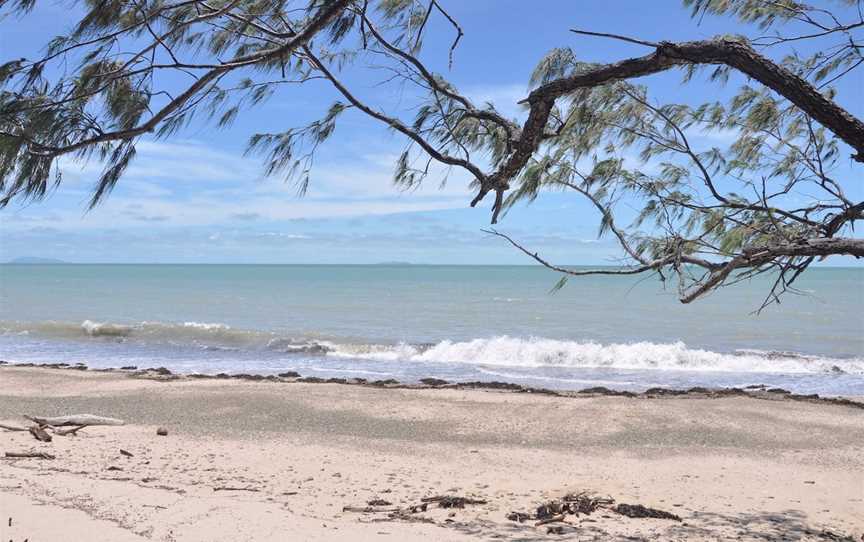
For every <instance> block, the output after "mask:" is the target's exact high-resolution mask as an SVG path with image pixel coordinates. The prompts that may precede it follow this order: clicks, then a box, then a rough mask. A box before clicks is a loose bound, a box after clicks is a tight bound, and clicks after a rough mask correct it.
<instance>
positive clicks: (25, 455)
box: [6, 452, 56, 459]
mask: <svg viewBox="0 0 864 542" xmlns="http://www.w3.org/2000/svg"><path fill="white" fill-rule="evenodd" d="M6 457H7V458H9V459H56V458H55V457H54V456H53V455H51V454H49V453H46V452H6Z"/></svg>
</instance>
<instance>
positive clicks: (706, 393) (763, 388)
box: [0, 360, 864, 409]
mask: <svg viewBox="0 0 864 542" xmlns="http://www.w3.org/2000/svg"><path fill="white" fill-rule="evenodd" d="M4 367H25V368H26V367H33V368H44V369H58V370H68V371H90V372H95V373H109V374H122V375H125V376H127V377H129V378H140V379H149V380H157V381H171V380H193V381H194V380H221V381H225V380H241V381H249V382H269V383H282V384H295V383H299V384H338V385H346V386H362V387H372V388H380V389H414V390H427V389H428V390H446V389H455V390H484V391H500V392H510V393H528V394H537V395H549V396H553V397H592V396H606V397H627V398H643V399H652V398H661V397H699V398H722V397H730V396H742V397H751V398H754V399H762V400H771V401H783V400H785V401H803V402H811V403H823V404H835V405H842V406H848V407H851V408H859V409H864V397H859V396H825V395H819V394H816V393H813V394H799V393H793V392H791V391H789V390H786V389H783V388H776V387H769V386H767V385H764V384H752V385H748V386H744V387H740V388H739V387H730V388H709V387H704V386H695V387H690V388H669V387H652V388H648V389H647V390H645V391H642V392H634V391H628V390H616V389H611V388H607V387H605V386H592V387H588V388H583V389H580V390H555V389H550V388H540V387H534V386H525V385H523V384H517V383H514V382H506V381H497V380H489V381H447V380H443V379H440V378H432V377H427V378H420V379H419V380H418V382H400V381H398V380H396V379H392V378H391V379H385V380H368V379H365V378H340V377H331V378H322V377H317V376H306V377H304V376H302V375H301V374H300V373H298V372H296V371H286V372H282V373H278V374H276V375H272V374H270V375H265V374H257V373H252V374H250V373H217V374H206V373H178V372H173V371H171V370H170V369H167V368H165V367H146V368H139V367H137V366H123V367H109V368H93V367H88V366H87V365H86V364H84V363H75V364H69V363H62V362H61V363H32V362H25V363H17V362H12V361H8V360H0V370H2V369H3V368H4Z"/></svg>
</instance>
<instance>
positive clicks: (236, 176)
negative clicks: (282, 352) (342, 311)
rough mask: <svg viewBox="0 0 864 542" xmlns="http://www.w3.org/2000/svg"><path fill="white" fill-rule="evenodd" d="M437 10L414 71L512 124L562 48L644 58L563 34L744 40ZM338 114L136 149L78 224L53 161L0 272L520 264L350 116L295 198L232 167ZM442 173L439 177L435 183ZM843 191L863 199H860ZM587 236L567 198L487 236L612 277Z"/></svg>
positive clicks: (483, 214)
mask: <svg viewBox="0 0 864 542" xmlns="http://www.w3.org/2000/svg"><path fill="white" fill-rule="evenodd" d="M446 5H447V6H448V8H449V9H450V10H451V12H452V14H453V15H454V16H455V17H456V18H457V19H458V20H459V22H460V24H461V25H462V26H463V28H464V29H465V32H466V33H465V37H464V38H463V39H462V40H461V42H460V45H459V48H458V49H457V51H456V54H455V62H454V65H453V67H452V69H448V67H447V49H448V47H449V42H450V41H451V40H452V33H451V29H449V28H448V27H446V26H444V25H443V24H441V23H440V22H436V23H435V26H433V28H432V32H431V35H430V38H428V39H427V41H426V48H425V52H424V54H423V59H424V60H425V61H427V62H428V63H429V64H430V65H431V66H432V67H433V68H434V69H435V70H436V71H439V72H441V73H444V74H446V76H447V78H448V79H449V80H451V81H452V82H454V83H455V84H456V85H457V86H458V87H459V88H460V89H461V90H462V91H463V92H465V93H466V94H468V95H469V96H471V97H472V98H474V99H475V100H476V101H483V100H490V101H493V102H494V103H495V104H496V106H497V107H498V108H499V110H501V111H503V112H505V113H507V114H508V115H512V116H518V115H520V114H521V112H520V110H519V108H518V106H517V105H516V102H517V101H518V100H519V99H521V98H523V97H524V96H525V95H526V94H527V92H526V88H527V81H528V77H529V74H530V72H531V70H532V69H533V68H534V66H535V64H536V63H537V61H538V60H539V59H540V58H542V56H543V55H544V54H545V53H546V52H547V51H548V50H549V49H551V48H553V47H560V46H570V47H573V48H574V49H575V50H576V51H577V52H578V54H579V55H580V57H582V58H583V59H584V60H590V61H611V60H617V59H620V58H624V57H627V56H636V55H641V54H644V53H645V52H646V51H645V49H644V48H642V47H640V46H636V45H630V44H624V43H619V42H613V41H609V40H603V39H597V38H589V37H579V36H576V35H574V34H572V33H570V32H568V29H569V28H573V27H578V28H583V29H591V30H596V31H606V32H615V33H620V34H626V35H631V36H638V37H641V38H644V39H648V40H656V41H660V40H690V39H702V38H707V37H711V36H714V35H717V34H724V33H736V32H738V33H742V32H745V30H746V29H745V28H742V27H741V26H740V25H738V23H735V22H733V21H730V20H728V19H714V18H710V17H708V18H705V19H704V20H702V22H701V24H697V22H696V21H693V20H691V19H690V18H689V14H688V12H687V10H685V9H684V8H683V7H681V6H680V4H679V3H677V2H674V1H671V0H669V1H663V2H645V1H644V0H643V1H636V0H631V1H618V2H575V1H572V0H571V1H558V2H555V1H544V2H525V1H522V0H512V1H511V0H507V1H505V0H472V1H461V0H460V1H448V2H446ZM74 15H75V14H74V12H70V10H69V8H68V5H67V4H64V3H61V2H51V1H48V2H45V3H44V4H43V5H42V6H41V7H40V8H39V9H38V10H37V11H35V12H34V13H33V14H32V15H30V16H28V17H26V18H24V19H21V20H9V19H7V20H5V21H0V58H2V59H3V60H7V59H10V58H15V57H20V56H27V57H33V56H35V55H36V54H37V53H38V52H39V50H40V48H41V47H42V46H43V45H44V43H45V42H46V41H47V40H48V39H49V38H50V37H51V36H53V35H55V34H57V33H59V32H61V31H62V30H64V29H65V28H67V27H68V26H70V25H71V24H72V23H73V22H74ZM375 75H376V76H377V75H378V74H375ZM344 77H345V78H346V80H347V81H348V82H349V83H351V85H352V86H353V88H354V89H355V91H356V92H357V93H358V94H360V95H361V96H363V97H364V98H365V99H368V100H370V101H372V102H374V103H379V104H382V105H388V106H390V107H392V106H393V105H394V104H397V105H398V104H401V103H402V102H401V101H400V99H402V98H404V96H400V94H399V93H398V92H397V91H394V90H386V89H383V88H382V87H379V86H375V85H374V84H373V80H372V79H371V78H370V74H369V73H368V72H362V71H351V70H349V71H348V72H346V74H345V76H344ZM861 77H862V76H861V72H860V71H859V72H858V74H856V75H854V76H853V77H852V78H851V80H850V81H849V82H847V83H845V84H844V85H845V86H844V87H843V88H841V91H843V92H846V94H845V100H844V99H843V98H844V95H843V93H842V92H841V103H844V105H846V106H848V107H851V109H852V111H853V113H856V114H858V115H860V114H861V106H860V105H859V104H851V105H850V102H854V100H850V99H849V96H850V94H849V93H850V92H851V93H853V94H854V93H856V92H857V93H858V94H859V95H860V91H861V89H862V78H861ZM679 81H680V75H678V74H666V75H661V76H654V77H652V79H651V81H650V82H651V84H652V95H653V96H654V97H655V98H657V99H659V100H661V101H662V100H666V101H674V100H679V101H688V102H693V103H695V102H698V101H702V100H705V99H708V98H710V97H712V96H713V95H715V94H717V93H726V92H727V90H722V89H718V88H717V87H714V86H708V85H703V84H698V83H697V84H694V85H690V86H685V87H681V86H679V85H678V83H679ZM646 82H647V81H646ZM337 98H338V96H337V95H336V93H335V91H334V90H332V89H331V88H329V87H328V86H326V85H325V84H323V83H322V84H312V85H309V86H305V87H301V88H297V87H292V88H286V89H284V90H282V91H280V92H279V93H278V94H277V95H276V96H274V97H273V98H272V99H271V100H270V101H268V102H267V103H266V104H265V105H263V106H262V107H260V108H258V109H254V110H251V111H247V112H246V113H245V115H244V116H242V117H241V118H240V119H239V120H238V121H237V122H236V123H235V124H234V125H233V126H232V127H231V128H230V129H226V130H215V129H214V128H213V127H212V126H207V125H193V126H191V127H190V129H188V130H186V131H183V132H182V133H180V134H179V135H178V136H176V137H175V138H173V139H170V140H164V141H152V140H144V141H142V142H141V143H140V144H139V145H138V156H137V158H136V160H135V162H134V163H133V165H132V166H131V168H130V169H129V171H128V172H127V174H126V175H125V176H124V177H123V178H122V180H121V181H120V184H119V185H118V187H117V189H115V191H114V193H113V194H112V195H111V196H110V197H109V198H108V199H107V200H106V201H105V202H104V203H103V204H101V205H100V206H99V207H97V208H96V209H95V210H93V211H90V212H87V211H86V205H87V200H88V198H89V195H90V189H91V187H92V185H93V183H94V181H95V180H96V179H97V178H98V175H99V172H100V170H101V168H100V167H99V165H98V164H95V163H90V164H86V165H83V166H82V165H81V164H75V163H71V162H69V161H66V162H64V166H63V172H64V183H63V184H62V185H61V187H60V188H59V189H58V190H57V191H56V192H54V193H53V194H52V195H51V196H50V197H49V198H48V199H46V200H44V201H40V202H36V203H31V204H29V205H27V206H23V207H22V206H20V205H13V206H11V207H10V208H7V209H5V210H3V211H0V226H2V231H0V261H3V260H8V259H12V258H17V257H22V256H40V257H52V258H60V259H63V260H68V261H73V262H196V263H217V262H228V263H253V262H254V263H375V262H381V261H410V262H416V263H465V264H498V263H529V262H527V261H526V258H525V257H524V256H523V255H521V254H519V253H517V252H516V251H514V250H513V249H512V248H511V247H509V246H507V245H505V244H504V243H503V242H502V241H501V240H500V239H494V238H490V237H489V236H487V235H485V234H483V233H482V232H481V231H480V229H481V228H483V227H486V226H488V221H489V213H488V209H485V208H484V209H479V208H478V209H471V208H469V207H468V202H469V201H470V199H471V197H472V194H471V192H470V191H469V190H468V189H467V181H468V179H467V178H466V177H465V176H464V175H462V174H452V175H450V176H449V177H448V181H447V184H446V186H444V187H443V188H441V187H440V186H439V184H438V179H430V181H429V182H428V183H427V185H426V186H424V187H423V188H422V189H420V190H416V191H412V192H400V191H398V190H397V189H396V188H394V187H393V186H392V184H391V178H392V170H393V165H394V162H395V159H396V157H397V156H398V154H399V153H400V152H401V150H402V148H403V147H404V144H405V141H404V139H402V138H401V137H399V136H396V135H393V134H392V133H389V132H388V131H386V130H384V129H383V128H382V127H381V126H379V125H377V124H376V123H374V122H372V121H370V120H368V119H366V118H364V117H363V116H362V114H361V113H359V112H349V113H348V114H347V115H346V116H345V117H343V121H342V122H341V123H340V124H339V126H338V128H337V131H336V134H335V135H334V136H333V138H332V139H330V140H329V141H328V142H327V143H326V146H325V147H324V148H323V149H322V151H321V152H320V154H319V155H318V156H317V158H316V166H315V169H314V170H313V175H312V184H311V185H310V188H309V191H308V193H307V194H306V196H305V197H303V198H298V197H297V195H296V190H295V188H294V187H293V186H291V185H288V184H285V183H283V182H281V181H280V180H279V179H277V178H271V179H264V178H262V176H261V162H260V160H259V159H257V158H255V157H249V158H247V157H244V156H243V149H244V146H245V143H246V141H247V139H248V137H249V136H250V135H251V134H253V133H255V132H264V131H277V130H284V129H285V128H287V127H291V126H298V125H301V124H303V122H304V121H308V120H309V119H312V118H315V117H316V116H320V114H321V113H322V112H324V111H325V110H326V108H327V107H328V106H329V105H330V104H331V103H332V102H333V101H334V100H335V99H337ZM406 118H407V116H406ZM710 137H714V138H716V137H721V138H722V137H724V136H723V135H722V134H721V135H713V136H710ZM850 172H851V169H850ZM439 173H440V175H439V178H441V177H443V170H442V171H440V172H439ZM857 184H859V185H860V182H859V183H857ZM855 191H857V192H858V194H860V193H861V188H860V186H857V187H854V188H853V194H855ZM598 220H599V217H598V216H597V213H596V211H595V210H594V209H593V208H592V207H591V206H590V204H588V203H586V202H584V201H582V200H581V199H579V198H578V197H576V196H573V195H565V194H546V195H543V196H542V197H541V198H539V199H538V200H537V201H536V202H535V203H533V204H532V205H530V206H523V207H519V208H516V209H514V210H512V211H511V212H510V213H509V214H508V215H507V216H506V217H505V218H504V220H503V221H502V223H501V225H500V229H501V230H502V231H506V232H508V233H511V234H512V235H514V236H515V237H518V238H519V239H520V240H521V241H523V242H525V244H527V245H529V246H531V247H532V248H533V249H535V250H538V251H540V252H542V253H543V255H544V256H546V257H548V258H549V259H551V260H553V261H556V262H562V263H569V264H600V263H609V262H610V261H612V260H613V259H614V258H616V257H617V256H618V255H619V251H618V249H617V248H616V246H615V245H614V243H612V241H611V240H609V239H608V238H603V239H597V236H596V231H597V224H598ZM837 262H838V263H848V262H843V261H842V260H838V261H837Z"/></svg>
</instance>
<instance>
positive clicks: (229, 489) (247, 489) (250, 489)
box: [213, 486, 260, 492]
mask: <svg viewBox="0 0 864 542" xmlns="http://www.w3.org/2000/svg"><path fill="white" fill-rule="evenodd" d="M213 491H255V492H257V491H260V490H258V489H255V488H254V487H230V486H225V487H214V488H213Z"/></svg>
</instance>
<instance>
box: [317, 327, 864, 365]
mask: <svg viewBox="0 0 864 542" xmlns="http://www.w3.org/2000/svg"><path fill="white" fill-rule="evenodd" d="M333 347H334V351H333V352H331V353H330V354H329V355H334V356H339V357H355V358H364V359H375V360H381V361H400V360H406V361H417V362H436V363H468V364H479V365H494V366H500V367H526V368H536V367H586V368H614V369H633V370H645V369H654V370H689V371H723V372H738V373H741V372H743V373H750V372H759V373H786V374H800V373H826V372H837V371H838V370H839V371H842V372H846V373H852V374H864V359H860V358H853V359H835V358H820V357H815V356H804V355H801V354H791V353H779V352H773V353H770V355H766V354H762V353H756V352H744V353H739V354H722V353H718V352H712V351H710V350H702V349H697V348H688V347H687V345H686V344H684V343H683V342H680V341H679V342H674V343H660V344H658V343H652V342H634V343H621V344H605V345H604V344H600V343H596V342H577V341H562V340H555V339H543V338H536V337H531V338H527V339H520V338H515V337H509V336H506V335H504V336H499V337H493V338H488V339H473V340H470V341H462V342H456V341H441V342H439V343H437V344H435V345H432V346H431V347H428V348H423V347H418V346H413V345H408V344H398V345H393V346H384V345H360V346H358V345H333Z"/></svg>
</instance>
